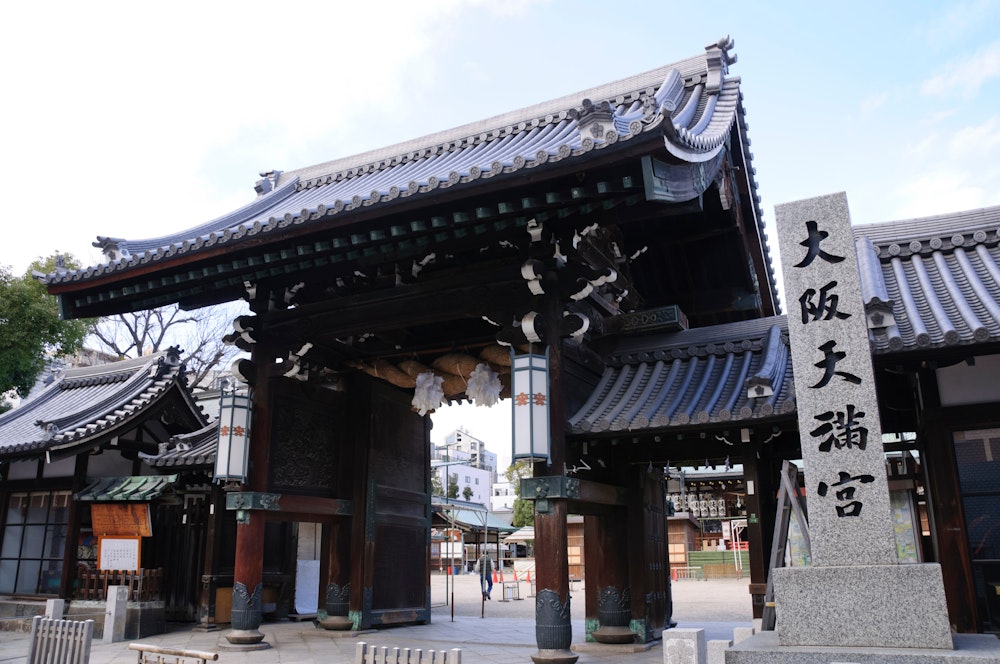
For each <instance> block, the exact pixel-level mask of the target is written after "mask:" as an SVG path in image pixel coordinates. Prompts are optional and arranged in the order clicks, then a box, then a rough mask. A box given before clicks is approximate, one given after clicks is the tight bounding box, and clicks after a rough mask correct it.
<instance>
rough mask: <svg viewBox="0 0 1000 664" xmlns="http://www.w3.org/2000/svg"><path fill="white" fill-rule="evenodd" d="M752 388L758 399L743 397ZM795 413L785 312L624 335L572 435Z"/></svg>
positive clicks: (577, 418)
mask: <svg viewBox="0 0 1000 664" xmlns="http://www.w3.org/2000/svg"><path fill="white" fill-rule="evenodd" d="M750 389H753V390H755V391H756V392H755V393H757V394H761V395H762V396H755V397H749V396H748V390H750ZM794 411H795V391H794V387H793V384H792V366H791V359H790V355H789V352H788V327H787V323H786V321H785V318H784V317H780V316H779V317H772V318H762V319H759V320H755V321H747V322H741V323H732V324H728V325H719V326H714V327H708V328H700V329H694V330H686V331H683V332H677V333H674V334H669V335H663V336H658V337H642V338H637V339H625V340H623V341H622V343H621V344H620V345H619V346H618V348H616V349H615V351H613V352H612V353H611V355H610V357H609V363H608V368H607V369H606V370H605V372H604V375H603V376H602V377H601V380H600V382H599V384H598V385H597V387H596V388H595V389H594V391H593V393H592V394H591V397H590V399H588V401H587V403H585V404H584V405H583V406H582V407H581V408H580V410H579V411H578V412H577V413H576V414H574V415H572V416H571V417H570V419H569V430H570V431H571V432H572V433H586V432H592V433H599V432H604V431H626V430H628V431H638V430H643V429H662V428H667V427H681V426H691V425H697V424H707V423H722V422H741V421H751V420H758V419H762V418H769V417H773V416H776V415H782V414H787V413H793V412H794Z"/></svg>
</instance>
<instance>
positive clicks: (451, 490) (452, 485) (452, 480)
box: [448, 473, 458, 498]
mask: <svg viewBox="0 0 1000 664" xmlns="http://www.w3.org/2000/svg"><path fill="white" fill-rule="evenodd" d="M448 497H449V498H458V473H452V474H450V475H448Z"/></svg>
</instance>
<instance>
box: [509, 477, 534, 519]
mask: <svg viewBox="0 0 1000 664" xmlns="http://www.w3.org/2000/svg"><path fill="white" fill-rule="evenodd" d="M504 476H505V477H506V478H507V481H508V482H510V483H511V485H512V486H513V487H514V493H515V494H516V495H517V498H515V499H514V518H513V520H512V521H511V525H512V526H514V527H515V528H522V527H524V526H531V525H534V523H535V504H534V502H533V501H530V500H522V499H521V478H523V477H531V464H530V463H528V462H527V461H518V462H516V463H513V464H511V466H510V467H509V468H508V469H507V470H506V471H505V472H504Z"/></svg>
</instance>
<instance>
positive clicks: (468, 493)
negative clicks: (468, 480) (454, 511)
mask: <svg viewBox="0 0 1000 664" xmlns="http://www.w3.org/2000/svg"><path fill="white" fill-rule="evenodd" d="M474 493H475V491H473V490H472V487H471V486H469V485H465V488H464V489H462V497H463V498H465V499H466V500H472V494H474Z"/></svg>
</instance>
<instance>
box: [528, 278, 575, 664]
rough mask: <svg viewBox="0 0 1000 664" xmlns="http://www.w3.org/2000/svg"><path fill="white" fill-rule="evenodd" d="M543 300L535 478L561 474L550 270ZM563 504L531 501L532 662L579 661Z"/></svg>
mask: <svg viewBox="0 0 1000 664" xmlns="http://www.w3.org/2000/svg"><path fill="white" fill-rule="evenodd" d="M544 280H545V282H546V285H545V291H546V293H550V294H551V295H550V296H549V297H547V298H546V302H545V310H544V312H543V315H544V319H545V324H546V329H548V330H550V334H551V337H552V338H550V339H549V340H548V344H549V431H550V436H551V441H552V446H551V450H550V456H549V463H548V464H546V463H544V462H540V463H536V464H535V466H534V474H535V477H540V476H543V475H549V476H552V475H565V474H566V433H565V422H566V413H565V406H564V403H563V387H562V375H561V373H562V371H561V370H562V341H561V339H560V337H559V332H558V330H559V329H560V328H561V327H562V318H563V311H562V305H561V303H560V302H559V300H558V297H557V294H558V292H559V282H558V277H557V276H556V274H555V271H550V272H548V273H547V274H546V275H545V279H544ZM566 516H567V504H566V501H565V499H551V500H547V499H542V500H536V501H535V573H536V575H537V582H536V593H535V642H536V644H537V645H538V652H537V653H536V654H535V655H532V656H531V659H532V660H534V661H535V662H536V663H540V662H549V663H559V664H573V663H574V662H576V660H577V659H578V658H579V657H578V656H577V655H575V654H573V652H572V651H571V650H570V646H571V645H572V644H573V626H572V624H571V622H570V604H569V602H570V597H569V551H568V549H567V541H566V536H567V529H566Z"/></svg>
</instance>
